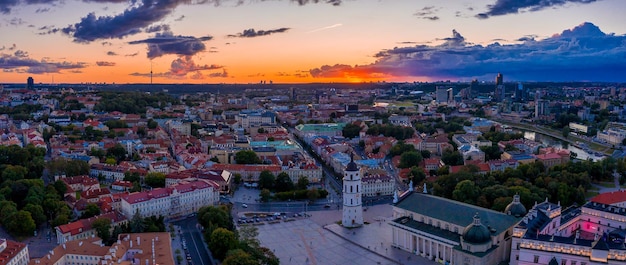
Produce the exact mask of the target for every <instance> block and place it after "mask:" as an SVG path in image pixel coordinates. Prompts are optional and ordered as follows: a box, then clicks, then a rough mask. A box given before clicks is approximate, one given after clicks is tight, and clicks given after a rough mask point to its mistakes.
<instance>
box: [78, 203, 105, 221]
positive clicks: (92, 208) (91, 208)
mask: <svg viewBox="0 0 626 265" xmlns="http://www.w3.org/2000/svg"><path fill="white" fill-rule="evenodd" d="M99 214H100V207H98V205H97V204H95V203H89V204H87V207H85V211H83V214H82V215H81V216H80V218H82V219H85V218H89V217H93V216H96V215H99Z"/></svg>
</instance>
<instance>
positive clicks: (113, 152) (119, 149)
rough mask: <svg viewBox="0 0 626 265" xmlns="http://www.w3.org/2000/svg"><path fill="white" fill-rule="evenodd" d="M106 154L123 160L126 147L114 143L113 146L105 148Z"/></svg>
mask: <svg viewBox="0 0 626 265" xmlns="http://www.w3.org/2000/svg"><path fill="white" fill-rule="evenodd" d="M107 156H111V157H114V158H115V160H117V161H123V160H124V159H126V149H125V148H124V146H122V144H120V143H116V144H115V145H114V146H112V147H110V148H109V149H107Z"/></svg>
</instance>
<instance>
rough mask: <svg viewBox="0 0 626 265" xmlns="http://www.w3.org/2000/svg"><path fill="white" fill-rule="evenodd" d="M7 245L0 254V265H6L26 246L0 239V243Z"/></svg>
mask: <svg viewBox="0 0 626 265" xmlns="http://www.w3.org/2000/svg"><path fill="white" fill-rule="evenodd" d="M5 242H6V244H7V246H6V248H5V249H4V250H2V252H0V265H6V264H8V263H9V262H10V261H11V260H12V259H13V258H15V256H17V254H19V253H20V252H21V251H22V250H23V249H24V248H26V244H24V243H20V242H16V241H12V240H8V239H0V243H5Z"/></svg>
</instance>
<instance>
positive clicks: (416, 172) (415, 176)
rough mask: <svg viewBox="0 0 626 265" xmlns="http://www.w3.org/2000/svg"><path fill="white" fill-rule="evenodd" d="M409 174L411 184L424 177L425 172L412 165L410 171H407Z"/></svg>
mask: <svg viewBox="0 0 626 265" xmlns="http://www.w3.org/2000/svg"><path fill="white" fill-rule="evenodd" d="M409 176H410V177H411V179H410V180H409V181H413V185H416V184H418V183H421V182H422V181H424V180H425V179H426V173H424V170H423V169H422V168H420V167H416V166H412V167H411V171H409Z"/></svg>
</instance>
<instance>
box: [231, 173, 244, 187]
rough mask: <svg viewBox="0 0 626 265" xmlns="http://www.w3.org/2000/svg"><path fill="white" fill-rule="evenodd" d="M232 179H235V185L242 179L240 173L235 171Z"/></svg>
mask: <svg viewBox="0 0 626 265" xmlns="http://www.w3.org/2000/svg"><path fill="white" fill-rule="evenodd" d="M233 181H235V184H237V185H239V184H241V181H242V178H241V174H239V173H235V174H234V175H233Z"/></svg>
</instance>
